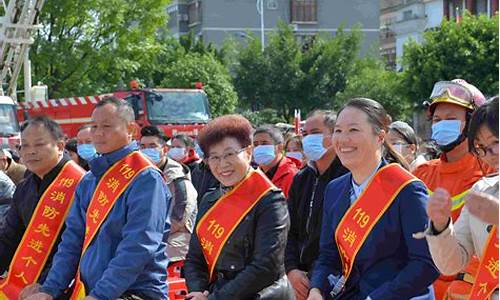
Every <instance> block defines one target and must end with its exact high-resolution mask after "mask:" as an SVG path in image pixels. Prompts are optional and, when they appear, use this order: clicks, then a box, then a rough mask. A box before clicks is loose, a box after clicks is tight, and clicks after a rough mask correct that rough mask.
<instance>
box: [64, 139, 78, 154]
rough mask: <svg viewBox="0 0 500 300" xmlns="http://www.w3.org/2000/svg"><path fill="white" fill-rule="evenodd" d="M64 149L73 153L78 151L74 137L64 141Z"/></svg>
mask: <svg viewBox="0 0 500 300" xmlns="http://www.w3.org/2000/svg"><path fill="white" fill-rule="evenodd" d="M64 149H66V150H68V151H71V152H74V153H78V141H77V140H76V139H75V138H72V139H69V140H68V141H67V142H66V145H64Z"/></svg>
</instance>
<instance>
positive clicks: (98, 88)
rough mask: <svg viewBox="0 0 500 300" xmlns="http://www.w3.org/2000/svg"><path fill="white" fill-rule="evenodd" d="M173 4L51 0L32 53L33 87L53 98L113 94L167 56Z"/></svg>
mask: <svg viewBox="0 0 500 300" xmlns="http://www.w3.org/2000/svg"><path fill="white" fill-rule="evenodd" d="M168 2H169V1H168V0H133V1H132V0H85V1H61V0H59V1H47V2H46V3H45V5H44V7H43V10H42V13H41V15H40V23H41V24H43V28H42V29H41V30H40V31H39V32H38V35H37V36H36V39H35V44H34V45H33V47H32V48H31V60H32V65H33V75H34V78H33V82H37V81H42V82H44V83H45V84H47V85H48V87H49V96H50V97H68V96H71V95H91V94H97V93H101V92H109V91H111V90H113V89H114V87H115V85H116V84H117V83H118V82H119V81H122V82H128V81H129V80H130V79H132V78H133V77H134V75H135V73H136V72H137V71H138V70H139V69H140V68H148V67H149V68H152V67H153V64H154V62H155V60H154V58H155V57H156V56H157V55H159V54H160V53H161V52H162V51H163V48H162V45H161V43H160V42H159V41H158V39H157V37H158V33H157V28H161V27H164V26H165V24H166V19H167V13H166V5H167V4H168Z"/></svg>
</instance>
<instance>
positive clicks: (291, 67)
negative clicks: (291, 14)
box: [262, 22, 304, 120]
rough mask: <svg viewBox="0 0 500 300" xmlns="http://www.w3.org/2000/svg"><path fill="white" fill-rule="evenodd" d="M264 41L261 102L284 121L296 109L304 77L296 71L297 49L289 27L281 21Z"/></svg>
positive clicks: (298, 62)
mask: <svg viewBox="0 0 500 300" xmlns="http://www.w3.org/2000/svg"><path fill="white" fill-rule="evenodd" d="M268 40H269V42H268V45H267V47H266V49H265V50H264V55H265V56H266V59H267V61H268V67H267V68H266V81H265V82H266V84H267V85H266V87H268V88H267V92H266V97H265V98H264V99H263V102H262V103H263V104H264V105H265V106H266V107H271V108H274V109H276V110H277V111H278V112H279V113H280V115H281V116H282V117H283V118H285V119H287V120H288V119H291V118H292V117H293V110H294V108H296V107H297V104H298V102H297V101H298V97H297V96H298V90H299V86H300V83H301V80H302V78H303V76H304V74H303V72H302V70H301V69H300V62H301V60H302V52H301V47H300V45H299V43H298V42H297V41H296V39H295V35H294V34H293V31H292V28H291V27H290V26H288V24H286V23H284V22H280V23H279V24H278V31H276V32H273V33H271V34H270V35H269V39H268Z"/></svg>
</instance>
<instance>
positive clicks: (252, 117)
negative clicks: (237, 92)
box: [241, 108, 287, 126]
mask: <svg viewBox="0 0 500 300" xmlns="http://www.w3.org/2000/svg"><path fill="white" fill-rule="evenodd" d="M241 114H242V115H243V116H244V117H245V118H247V119H248V120H249V121H250V123H252V124H253V125H254V126H260V125H264V124H276V123H280V122H281V123H287V120H284V119H283V117H282V116H280V115H279V114H278V111H276V110H275V109H272V108H264V109H262V110H259V111H250V110H245V111H243V112H241Z"/></svg>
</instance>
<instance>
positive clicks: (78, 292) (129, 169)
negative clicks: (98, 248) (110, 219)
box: [71, 151, 156, 300]
mask: <svg viewBox="0 0 500 300" xmlns="http://www.w3.org/2000/svg"><path fill="white" fill-rule="evenodd" d="M147 168H156V167H155V166H154V165H153V164H152V163H151V162H150V161H149V159H147V158H145V157H144V156H143V155H142V154H141V153H140V152H138V151H134V152H132V153H130V154H129V155H127V156H126V157H124V158H122V159H121V160H119V161H118V162H116V163H115V164H114V165H113V166H112V167H111V168H110V169H109V170H108V171H107V172H106V173H104V175H103V176H102V178H101V180H100V181H99V183H98V184H97V187H96V189H95V191H94V194H93V195H92V199H91V200H90V203H89V207H88V208H87V213H86V216H85V224H86V228H85V240H84V241H83V247H82V254H81V257H83V255H84V254H85V251H86V250H87V248H88V246H89V245H90V242H92V240H93V239H94V237H95V236H96V235H97V233H98V232H99V228H100V227H101V225H102V224H103V223H104V221H105V220H106V217H107V216H108V214H109V212H110V211H111V210H112V209H113V206H114V204H115V202H116V200H118V198H119V197H120V196H121V194H122V193H123V192H124V191H125V190H126V189H127V187H128V186H129V185H130V183H131V182H132V181H133V180H134V178H135V177H136V176H137V175H139V174H140V173H141V172H142V171H144V170H146V169H147ZM85 296H86V291H85V286H84V284H83V282H82V281H81V280H80V269H79V268H78V272H77V274H76V279H75V288H74V290H73V294H72V295H71V299H72V300H80V299H83V298H85Z"/></svg>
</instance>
